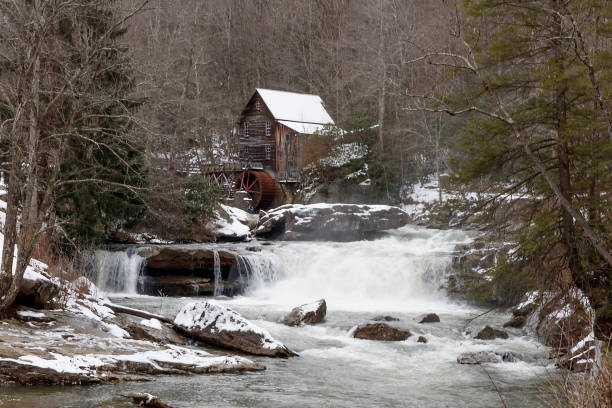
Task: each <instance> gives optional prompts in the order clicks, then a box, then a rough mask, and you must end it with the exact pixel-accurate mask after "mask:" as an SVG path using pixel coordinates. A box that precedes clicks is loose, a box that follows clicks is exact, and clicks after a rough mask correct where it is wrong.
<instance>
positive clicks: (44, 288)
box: [17, 260, 61, 308]
mask: <svg viewBox="0 0 612 408" xmlns="http://www.w3.org/2000/svg"><path fill="white" fill-rule="evenodd" d="M33 261H34V262H31V263H30V265H32V266H28V268H27V269H26V271H25V273H24V274H23V280H22V281H21V288H20V289H19V295H18V299H17V303H19V304H25V305H27V306H34V307H39V308H42V307H44V306H45V305H46V304H48V303H49V302H50V301H51V300H53V299H55V298H56V297H57V296H58V295H59V293H60V290H61V286H60V282H59V280H58V279H56V278H52V277H51V276H48V275H47V274H46V273H45V272H44V270H43V269H42V268H41V267H40V265H37V263H36V261H35V260H33Z"/></svg>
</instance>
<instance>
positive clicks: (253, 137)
mask: <svg viewBox="0 0 612 408" xmlns="http://www.w3.org/2000/svg"><path fill="white" fill-rule="evenodd" d="M258 100H259V103H260V110H257V101H258ZM268 122H270V125H271V131H270V135H269V136H267V135H266V126H267V123H268ZM245 123H248V124H249V125H248V127H249V131H248V134H246V132H245ZM274 124H275V121H274V119H273V118H272V115H271V114H270V112H268V110H267V109H266V107H265V105H264V103H263V101H261V99H259V95H255V97H253V98H252V99H251V100H250V101H249V104H248V105H247V106H246V108H245V109H244V110H243V111H242V114H241V115H240V119H239V121H238V126H239V129H238V146H239V156H240V160H241V161H245V162H256V163H261V164H262V165H263V167H264V168H266V169H275V167H276V166H275V156H276V146H275V144H276V143H275V140H274ZM266 146H269V150H270V154H269V156H267V154H266ZM268 157H269V158H268Z"/></svg>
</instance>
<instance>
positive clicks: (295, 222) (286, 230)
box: [253, 204, 408, 241]
mask: <svg viewBox="0 0 612 408" xmlns="http://www.w3.org/2000/svg"><path fill="white" fill-rule="evenodd" d="M407 222H408V216H407V214H406V213H405V212H404V211H403V210H401V209H400V208H398V207H392V206H387V205H358V204H310V205H300V204H288V205H283V206H281V207H278V208H276V209H274V210H271V211H270V212H268V213H266V214H265V215H263V216H262V217H261V218H260V220H259V224H258V225H257V228H255V230H254V231H253V233H254V234H255V235H257V236H261V237H265V238H269V239H282V240H290V241H299V240H332V241H354V240H360V239H367V238H372V237H376V236H377V234H380V233H381V232H382V231H385V230H389V229H394V228H399V227H402V226H404V225H406V223H407Z"/></svg>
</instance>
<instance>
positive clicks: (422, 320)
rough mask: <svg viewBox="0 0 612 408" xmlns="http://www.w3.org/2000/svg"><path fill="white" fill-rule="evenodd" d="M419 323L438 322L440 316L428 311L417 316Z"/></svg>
mask: <svg viewBox="0 0 612 408" xmlns="http://www.w3.org/2000/svg"><path fill="white" fill-rule="evenodd" d="M419 323H440V317H439V316H438V315H437V314H435V313H428V314H426V315H424V316H421V317H420V318H419Z"/></svg>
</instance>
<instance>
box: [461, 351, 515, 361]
mask: <svg viewBox="0 0 612 408" xmlns="http://www.w3.org/2000/svg"><path fill="white" fill-rule="evenodd" d="M519 360H520V359H519V357H518V356H517V355H516V354H515V353H513V352H511V351H506V352H503V353H502V352H496V351H478V352H468V353H463V354H460V355H459V357H457V362H458V363H459V364H485V363H501V362H504V363H516V362H517V361H519Z"/></svg>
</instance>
